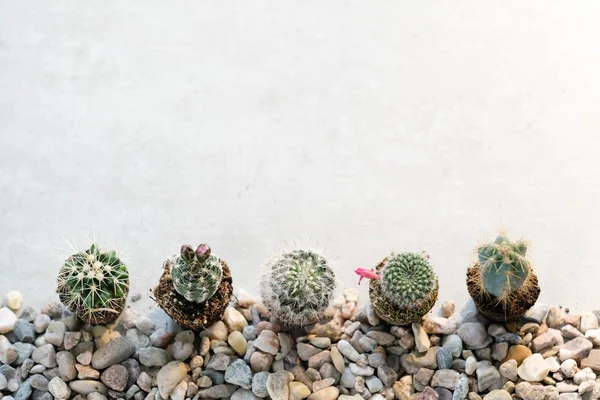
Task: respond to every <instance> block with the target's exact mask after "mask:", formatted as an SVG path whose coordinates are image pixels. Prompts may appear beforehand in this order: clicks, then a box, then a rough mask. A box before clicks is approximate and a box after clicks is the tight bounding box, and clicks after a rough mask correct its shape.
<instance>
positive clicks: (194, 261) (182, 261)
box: [171, 244, 223, 303]
mask: <svg viewBox="0 0 600 400" xmlns="http://www.w3.org/2000/svg"><path fill="white" fill-rule="evenodd" d="M171 276H172V278H173V287H174V288H175V290H176V291H177V293H179V294H180V295H182V296H183V297H185V299H186V300H188V301H191V302H194V303H203V302H205V301H206V300H208V299H209V298H211V297H212V296H213V295H214V294H215V293H216V292H217V289H218V288H219V285H220V284H221V279H222V278H223V268H222V267H221V260H220V259H219V257H217V256H215V255H214V254H211V250H210V247H209V246H208V245H207V244H201V245H200V246H198V248H197V249H196V251H194V249H193V248H192V246H190V245H184V246H182V247H181V251H180V255H179V256H177V257H175V260H174V261H173V263H172V265H171Z"/></svg>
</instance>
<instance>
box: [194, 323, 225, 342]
mask: <svg viewBox="0 0 600 400" xmlns="http://www.w3.org/2000/svg"><path fill="white" fill-rule="evenodd" d="M228 334H229V332H228V331H227V325H225V322H223V321H217V322H215V323H214V324H212V325H211V326H209V327H208V328H206V329H205V330H203V331H202V332H201V333H200V336H207V337H209V338H210V339H211V340H221V341H225V340H227V335H228Z"/></svg>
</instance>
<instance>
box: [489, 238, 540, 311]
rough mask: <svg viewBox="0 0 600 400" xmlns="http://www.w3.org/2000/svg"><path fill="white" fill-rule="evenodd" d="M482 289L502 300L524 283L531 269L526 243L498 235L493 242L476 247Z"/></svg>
mask: <svg viewBox="0 0 600 400" xmlns="http://www.w3.org/2000/svg"><path fill="white" fill-rule="evenodd" d="M477 253H478V258H479V265H480V268H481V273H482V281H483V287H484V289H485V290H486V291H487V292H488V293H490V294H492V295H493V296H495V297H496V298H498V299H500V300H502V299H505V298H507V297H508V296H509V295H510V294H511V293H512V292H514V291H516V290H517V289H519V288H520V287H522V286H523V285H524V284H525V281H526V280H527V276H528V275H529V272H530V271H531V267H530V264H529V261H528V260H527V259H526V257H525V255H526V253H527V243H526V242H525V241H522V240H519V241H517V242H511V241H510V240H509V239H508V238H507V237H506V236H504V235H499V236H498V237H497V238H496V240H494V242H493V243H489V244H486V245H483V246H480V247H479V248H478V249H477Z"/></svg>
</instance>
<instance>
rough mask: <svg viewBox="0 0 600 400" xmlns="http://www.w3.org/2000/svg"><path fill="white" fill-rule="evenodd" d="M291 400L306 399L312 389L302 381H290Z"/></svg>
mask: <svg viewBox="0 0 600 400" xmlns="http://www.w3.org/2000/svg"><path fill="white" fill-rule="evenodd" d="M288 386H289V389H290V400H300V399H305V398H307V397H308V396H310V393H311V391H310V389H309V388H308V387H307V386H306V385H305V384H304V383H302V382H290V383H289V385H288Z"/></svg>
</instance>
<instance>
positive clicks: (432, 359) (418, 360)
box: [405, 347, 439, 369]
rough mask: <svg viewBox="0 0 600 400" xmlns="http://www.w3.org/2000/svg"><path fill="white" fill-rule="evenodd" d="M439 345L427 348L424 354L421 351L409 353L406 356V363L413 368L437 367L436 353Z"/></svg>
mask: <svg viewBox="0 0 600 400" xmlns="http://www.w3.org/2000/svg"><path fill="white" fill-rule="evenodd" d="M438 349H439V347H430V348H429V349H427V352H426V353H425V354H423V353H411V354H408V355H407V356H406V358H405V359H406V363H408V364H409V365H410V366H412V367H413V368H416V369H418V368H421V367H425V368H430V369H437V358H436V354H437V351H438Z"/></svg>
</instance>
